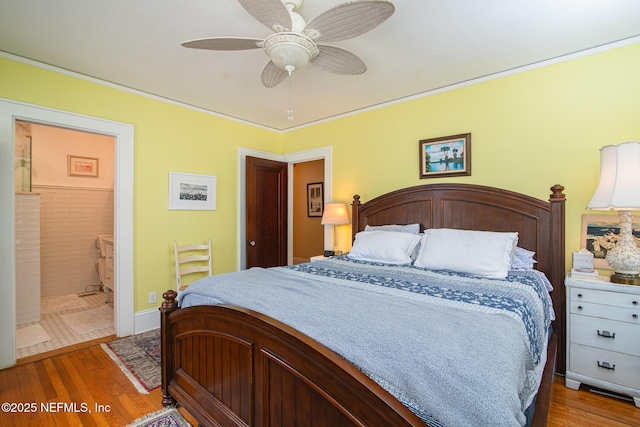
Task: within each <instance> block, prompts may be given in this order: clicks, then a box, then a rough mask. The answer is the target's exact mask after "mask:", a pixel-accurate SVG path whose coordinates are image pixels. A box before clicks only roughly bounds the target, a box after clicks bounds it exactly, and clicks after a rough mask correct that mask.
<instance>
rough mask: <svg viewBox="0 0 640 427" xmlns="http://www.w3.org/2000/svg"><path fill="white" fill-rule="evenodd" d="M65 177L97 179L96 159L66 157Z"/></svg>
mask: <svg viewBox="0 0 640 427" xmlns="http://www.w3.org/2000/svg"><path fill="white" fill-rule="evenodd" d="M67 175H68V176H85V177H91V178H97V177H98V159H96V158H94V157H79V156H71V155H69V156H67Z"/></svg>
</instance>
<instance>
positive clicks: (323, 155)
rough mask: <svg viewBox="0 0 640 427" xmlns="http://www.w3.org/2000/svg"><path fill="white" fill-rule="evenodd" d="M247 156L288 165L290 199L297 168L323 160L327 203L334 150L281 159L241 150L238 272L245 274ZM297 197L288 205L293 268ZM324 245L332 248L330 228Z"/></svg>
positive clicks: (287, 155)
mask: <svg viewBox="0 0 640 427" xmlns="http://www.w3.org/2000/svg"><path fill="white" fill-rule="evenodd" d="M247 156H251V157H257V158H261V159H267V160H275V161H279V162H285V163H287V164H288V168H289V173H288V191H287V194H289V195H290V196H291V195H293V194H294V191H293V185H294V184H293V180H294V171H293V168H294V165H295V164H297V163H301V162H311V161H315V160H323V162H324V164H323V178H324V182H323V192H324V200H325V202H327V201H331V200H332V197H333V196H332V174H331V168H332V148H331V147H330V146H328V147H321V148H316V149H312V150H307V151H299V152H296V153H291V154H285V155H279V154H274V153H269V152H265V151H259V150H253V149H249V148H239V149H238V182H239V183H240V189H239V190H240V191H239V192H238V206H239V209H238V213H239V215H238V234H239V235H238V269H239V270H244V269H246V268H247V263H246V250H245V248H246V244H247V232H246V200H245V195H246V186H247V183H246V180H245V177H246V159H247ZM293 203H294V202H293V197H289V198H288V201H287V212H288V215H287V221H288V224H287V229H288V230H287V239H288V242H287V252H288V253H287V264H288V265H292V264H293V263H294V261H293V234H294V233H293V215H292V212H293V209H294V206H293ZM323 237H324V238H323V242H324V248H325V249H330V248H331V230H330V228H329V226H324V230H323Z"/></svg>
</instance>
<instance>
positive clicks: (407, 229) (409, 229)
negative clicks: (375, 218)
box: [364, 224, 420, 234]
mask: <svg viewBox="0 0 640 427" xmlns="http://www.w3.org/2000/svg"><path fill="white" fill-rule="evenodd" d="M364 231H400V232H402V233H414V234H419V233H420V224H407V225H397V224H391V225H365V227H364Z"/></svg>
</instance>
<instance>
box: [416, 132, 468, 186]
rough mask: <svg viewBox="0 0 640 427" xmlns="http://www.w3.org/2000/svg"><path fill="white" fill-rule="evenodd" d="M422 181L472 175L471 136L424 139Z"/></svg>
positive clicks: (421, 166)
mask: <svg viewBox="0 0 640 427" xmlns="http://www.w3.org/2000/svg"><path fill="white" fill-rule="evenodd" d="M419 148H420V179H424V178H439V177H442V176H454V175H471V134H470V133H462V134H459V135H451V136H442V137H439V138H431V139H422V140H420V143H419Z"/></svg>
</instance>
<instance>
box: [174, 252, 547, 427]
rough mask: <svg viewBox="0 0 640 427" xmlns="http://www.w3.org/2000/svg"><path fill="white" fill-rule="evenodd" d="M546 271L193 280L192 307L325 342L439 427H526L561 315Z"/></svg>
mask: <svg viewBox="0 0 640 427" xmlns="http://www.w3.org/2000/svg"><path fill="white" fill-rule="evenodd" d="M546 286H548V281H546V278H544V276H543V275H542V274H541V273H539V272H537V271H512V272H510V273H509V275H508V277H507V278H506V279H505V280H494V279H483V278H479V277H475V276H470V275H461V274H456V273H451V272H446V271H432V270H426V269H420V268H417V267H413V266H388V265H380V264H372V263H365V262H360V261H352V260H349V259H348V258H347V257H344V256H343V257H335V258H332V259H329V260H324V261H317V262H312V263H306V264H299V265H295V266H290V267H277V268H270V269H262V268H252V269H249V270H245V271H240V272H237V273H228V274H221V275H216V276H210V277H207V278H204V279H201V280H199V281H197V282H195V283H193V284H191V285H190V286H189V287H188V288H187V289H186V291H185V292H183V293H182V294H181V295H180V298H179V303H180V305H181V306H182V307H188V306H193V305H203V304H232V305H238V306H242V307H246V308H249V309H251V310H254V311H257V312H260V313H263V314H267V315H269V316H271V317H273V318H275V319H278V320H280V321H281V322H283V323H286V324H288V325H290V326H292V327H294V328H295V329H297V330H299V331H301V332H303V333H305V334H307V335H308V336H310V337H312V338H314V339H315V340H316V341H318V342H320V343H322V344H323V345H325V346H326V347H328V348H330V349H331V350H333V351H334V352H336V353H338V354H340V355H341V356H342V357H344V358H346V359H347V360H349V361H351V363H352V364H354V365H355V366H356V367H357V368H358V369H360V370H361V371H363V372H364V373H365V374H367V375H368V376H369V377H371V378H372V379H373V380H375V381H376V382H378V383H379V384H380V385H381V386H382V387H384V388H385V389H386V390H387V391H389V392H390V393H391V394H393V395H394V396H395V397H396V398H398V400H400V401H401V402H402V403H404V404H405V405H406V406H408V407H409V408H410V409H411V410H412V411H414V412H415V413H416V414H417V415H418V416H420V417H421V418H422V419H423V420H425V422H427V423H428V424H429V425H430V426H433V427H437V426H450V427H455V426H471V425H483V426H484V425H487V426H488V425H491V426H522V425H524V424H525V421H526V420H525V416H524V410H525V409H526V408H527V406H528V405H529V404H530V403H531V401H532V400H533V398H534V397H535V394H536V391H537V389H538V386H539V382H540V378H541V377H542V370H543V368H544V364H545V362H546V344H547V331H548V329H549V325H550V323H551V318H552V315H553V313H552V308H551V306H550V303H551V301H550V299H549V297H548V293H547V288H546Z"/></svg>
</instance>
